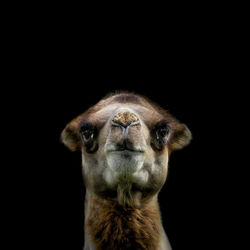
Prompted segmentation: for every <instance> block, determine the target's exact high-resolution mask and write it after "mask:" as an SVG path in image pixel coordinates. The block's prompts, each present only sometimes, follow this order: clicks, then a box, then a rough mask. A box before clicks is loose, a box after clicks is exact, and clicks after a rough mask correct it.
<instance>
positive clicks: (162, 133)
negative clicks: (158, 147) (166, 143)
mask: <svg viewBox="0 0 250 250" xmlns="http://www.w3.org/2000/svg"><path fill="white" fill-rule="evenodd" d="M168 132H169V129H168V127H162V128H159V129H158V130H157V131H156V136H157V139H158V140H159V139H160V137H161V138H164V137H165V136H166V135H167V134H168Z"/></svg>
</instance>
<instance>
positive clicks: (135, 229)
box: [85, 197, 161, 250]
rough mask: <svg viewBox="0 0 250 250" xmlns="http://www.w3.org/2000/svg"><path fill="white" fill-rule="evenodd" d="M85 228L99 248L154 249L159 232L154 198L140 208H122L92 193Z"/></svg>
mask: <svg viewBox="0 0 250 250" xmlns="http://www.w3.org/2000/svg"><path fill="white" fill-rule="evenodd" d="M89 202H90V206H89V211H90V212H89V215H88V217H87V219H86V224H85V225H86V228H87V230H88V232H89V234H90V236H91V238H92V241H93V242H94V243H95V244H96V246H97V249H98V250H106V249H107V250H108V249H109V250H112V249H119V250H123V249H124V250H125V249H130V250H133V249H134V250H143V249H147V250H155V249H157V248H158V245H159V241H160V234H161V218H160V213H159V208H158V205H157V201H156V200H153V201H151V202H150V203H148V204H146V205H144V206H143V207H142V208H140V209H137V208H125V207H122V206H120V205H119V204H118V203H116V202H114V201H108V200H102V199H99V198H96V197H91V200H90V201H89Z"/></svg>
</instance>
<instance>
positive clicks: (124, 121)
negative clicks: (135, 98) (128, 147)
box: [112, 111, 139, 128]
mask: <svg viewBox="0 0 250 250" xmlns="http://www.w3.org/2000/svg"><path fill="white" fill-rule="evenodd" d="M112 122H113V124H114V125H119V126H122V127H124V128H126V127H128V126H130V125H136V124H138V123H139V118H138V117H137V116H136V115H135V114H134V113H132V112H129V111H121V112H118V113H117V114H115V115H114V117H113V119H112Z"/></svg>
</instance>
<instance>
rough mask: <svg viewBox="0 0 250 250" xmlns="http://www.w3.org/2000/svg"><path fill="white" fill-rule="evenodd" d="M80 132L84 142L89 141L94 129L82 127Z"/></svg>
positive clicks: (92, 136)
mask: <svg viewBox="0 0 250 250" xmlns="http://www.w3.org/2000/svg"><path fill="white" fill-rule="evenodd" d="M81 134H82V137H83V140H84V142H89V141H90V140H92V139H93V138H94V131H93V130H92V129H83V130H82V131H81Z"/></svg>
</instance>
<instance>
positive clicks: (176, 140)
mask: <svg viewBox="0 0 250 250" xmlns="http://www.w3.org/2000/svg"><path fill="white" fill-rule="evenodd" d="M191 139H192V134H191V132H190V130H189V129H188V127H187V126H186V125H185V124H183V123H178V122H176V123H175V124H174V126H173V131H172V132H171V135H170V139H169V146H170V148H171V149H172V150H179V149H182V148H184V147H185V146H187V145H188V144H189V143H190V141H191Z"/></svg>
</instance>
